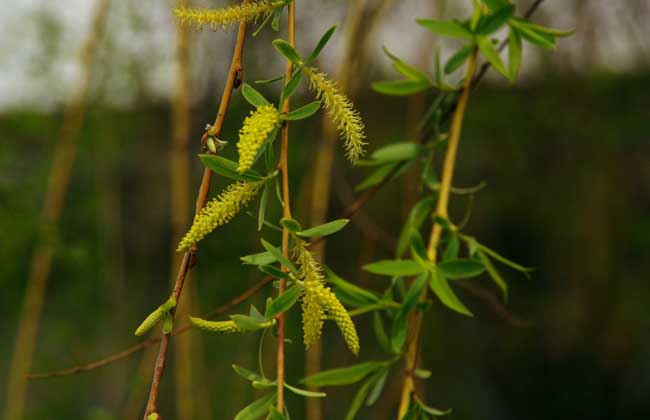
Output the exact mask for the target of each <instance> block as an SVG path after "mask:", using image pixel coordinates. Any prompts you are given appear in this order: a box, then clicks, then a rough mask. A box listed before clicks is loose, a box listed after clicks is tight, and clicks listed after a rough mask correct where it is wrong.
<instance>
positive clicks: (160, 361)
mask: <svg viewBox="0 0 650 420" xmlns="http://www.w3.org/2000/svg"><path fill="white" fill-rule="evenodd" d="M243 2H244V3H247V2H248V0H243ZM247 26H248V25H247V23H246V21H242V22H241V23H240V24H239V30H238V32H237V41H236V43H235V49H234V53H233V57H232V62H231V64H230V70H229V72H228V78H227V80H226V85H225V87H224V91H223V96H222V98H221V104H220V105H219V111H218V112H217V117H216V120H215V122H214V126H213V127H212V130H211V132H212V134H213V135H215V136H217V137H218V136H219V135H220V134H221V129H222V127H223V123H224V120H225V117H226V112H227V110H228V106H229V105H230V98H231V97H232V92H233V91H234V89H235V86H238V85H239V82H240V81H241V76H242V72H243V65H242V54H243V51H244V40H245V39H246V29H247ZM207 137H208V133H207V131H206V132H205V133H204V134H203V138H202V142H203V141H205V140H206V139H207ZM211 180H212V171H210V170H209V169H207V168H206V169H205V170H204V171H203V179H202V180H201V186H200V188H199V192H198V195H197V198H196V208H195V214H198V213H199V212H200V211H201V209H202V208H203V206H204V205H205V203H206V201H207V198H208V192H209V190H210V182H211ZM196 250H197V247H196V245H194V246H193V247H192V248H191V249H190V250H188V251H186V252H185V254H184V255H183V260H182V261H181V264H180V267H179V271H178V276H177V277H176V284H175V286H174V291H173V293H172V296H174V298H176V301H177V302H178V301H179V300H180V296H181V292H182V290H183V284H184V283H185V279H186V277H187V274H188V272H189V270H190V269H191V268H192V266H193V265H194V262H195V261H194V260H195V256H196ZM170 313H171V316H172V317H173V316H174V310H173V309H172V310H171V311H170ZM170 337H171V334H164V335H163V336H162V338H161V340H160V348H159V350H158V357H157V359H156V364H155V366H154V372H153V379H152V381H151V390H150V391H149V401H148V402H147V408H146V409H145V413H144V419H145V420H146V419H147V417H148V416H149V415H150V414H152V413H157V409H156V399H157V398H158V389H159V386H160V381H161V379H162V375H163V372H164V370H165V363H166V361H167V350H168V347H169V339H170Z"/></svg>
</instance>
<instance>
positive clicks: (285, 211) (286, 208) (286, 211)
mask: <svg viewBox="0 0 650 420" xmlns="http://www.w3.org/2000/svg"><path fill="white" fill-rule="evenodd" d="M287 26H288V28H289V29H288V38H289V39H288V41H289V44H290V45H291V46H292V47H295V45H296V2H295V0H294V1H292V2H291V3H289V22H288V25H287ZM292 72H293V66H292V64H291V61H290V60H287V66H286V68H285V72H284V83H285V85H286V84H287V83H289V80H290V79H291V73H292ZM290 110H291V104H290V103H289V99H287V100H286V101H285V102H284V104H283V107H282V113H285V114H286V113H288V112H289V111H290ZM281 134H282V135H281V144H280V161H279V165H278V167H279V170H280V172H281V173H282V203H283V207H282V217H284V218H287V219H290V218H291V200H290V198H291V194H290V192H289V124H288V122H287V121H285V122H284V125H283V126H282V133H281ZM282 253H283V254H284V256H285V257H287V258H290V253H291V252H290V249H289V230H288V229H287V228H286V227H283V228H282ZM283 269H286V267H283ZM285 286H286V282H285V280H284V279H280V286H279V288H278V296H279V295H281V294H282V293H284V289H285ZM277 319H278V343H277V354H276V381H277V392H278V395H277V398H278V402H277V408H278V411H280V412H281V413H282V412H284V321H285V316H284V313H281V314H280V315H278V318H277Z"/></svg>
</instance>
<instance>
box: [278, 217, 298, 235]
mask: <svg viewBox="0 0 650 420" xmlns="http://www.w3.org/2000/svg"><path fill="white" fill-rule="evenodd" d="M280 225H281V226H282V227H284V228H286V229H287V230H288V231H289V232H291V233H296V232H298V231H300V230H301V229H302V227H301V226H300V223H298V221H297V220H296V219H291V218H286V217H283V218H282V219H280Z"/></svg>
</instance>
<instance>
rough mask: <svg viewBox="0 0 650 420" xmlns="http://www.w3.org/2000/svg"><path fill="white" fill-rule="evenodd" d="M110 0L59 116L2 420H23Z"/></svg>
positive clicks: (93, 27)
mask: <svg viewBox="0 0 650 420" xmlns="http://www.w3.org/2000/svg"><path fill="white" fill-rule="evenodd" d="M110 3H111V1H110V0H100V1H99V2H98V5H97V6H96V7H97V8H96V10H95V14H94V16H93V20H92V22H91V24H90V32H89V35H88V37H87V38H86V40H85V42H84V45H83V49H82V51H81V57H80V59H81V60H80V61H81V78H80V80H79V82H78V83H77V85H76V90H75V91H74V93H73V97H72V101H71V103H70V105H69V106H68V107H67V109H66V111H65V116H64V118H63V124H62V126H61V131H60V134H59V142H58V143H57V145H56V147H55V149H54V159H53V162H52V168H51V170H50V176H49V179H48V186H47V190H46V193H45V201H44V203H43V207H42V210H41V218H42V221H44V222H45V223H46V224H47V228H48V234H49V235H46V238H42V239H41V242H40V243H39V244H38V245H37V246H36V248H35V250H34V253H33V255H32V259H31V263H30V264H31V265H30V272H29V278H28V279H27V287H26V290H25V297H24V298H23V303H22V309H21V313H20V318H19V321H18V330H17V336H16V341H15V345H14V351H13V355H12V358H11V364H10V365H9V377H8V381H7V388H6V394H5V399H4V401H5V407H4V414H3V415H4V418H5V419H6V420H14V419H21V418H23V414H24V411H25V402H26V398H27V381H26V380H25V374H26V373H27V372H29V370H30V369H31V364H32V359H33V357H34V348H35V347H36V338H37V335H38V327H39V322H40V317H41V312H42V309H43V301H44V299H45V291H46V289H47V281H48V278H49V276H50V269H51V267H52V259H53V257H54V245H53V242H54V240H53V239H54V238H51V237H47V236H50V235H51V232H50V231H49V230H54V229H56V226H57V225H58V223H59V220H60V219H61V214H62V213H63V208H64V204H65V197H66V195H67V192H68V187H69V185H70V176H71V174H72V167H73V164H74V161H75V158H76V153H77V144H78V142H79V131H80V130H81V126H82V124H83V120H84V116H85V114H86V103H87V96H88V87H89V85H90V78H91V74H92V68H93V63H94V62H95V56H96V50H97V45H98V44H99V40H100V36H101V34H102V32H103V28H104V24H105V22H106V16H107V14H108V9H109V6H110Z"/></svg>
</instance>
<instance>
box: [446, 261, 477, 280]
mask: <svg viewBox="0 0 650 420" xmlns="http://www.w3.org/2000/svg"><path fill="white" fill-rule="evenodd" d="M436 268H437V269H438V271H440V273H441V274H442V275H443V276H445V277H446V278H448V279H452V280H453V279H468V278H471V277H476V276H478V275H480V274H482V273H483V271H485V267H484V266H483V264H482V263H481V262H480V261H476V260H472V259H469V258H458V259H453V260H447V261H443V262H441V263H440V264H438V266H437V267H436Z"/></svg>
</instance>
